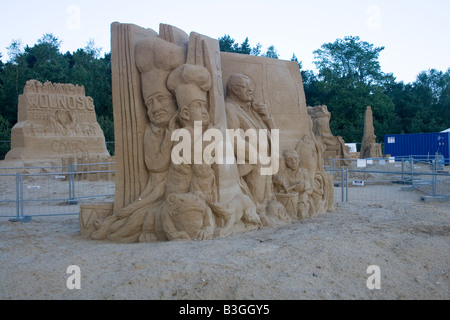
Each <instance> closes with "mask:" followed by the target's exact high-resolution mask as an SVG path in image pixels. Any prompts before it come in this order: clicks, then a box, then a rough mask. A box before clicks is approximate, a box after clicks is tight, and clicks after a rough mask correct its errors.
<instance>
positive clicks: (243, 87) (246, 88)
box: [227, 74, 253, 102]
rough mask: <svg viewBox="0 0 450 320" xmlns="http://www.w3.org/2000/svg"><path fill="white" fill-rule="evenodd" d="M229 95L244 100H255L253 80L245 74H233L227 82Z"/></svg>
mask: <svg viewBox="0 0 450 320" xmlns="http://www.w3.org/2000/svg"><path fill="white" fill-rule="evenodd" d="M227 95H228V97H230V98H232V99H237V100H240V101H242V102H251V101H253V90H252V82H251V80H250V78H249V77H248V76H246V75H244V74H233V75H231V76H230V78H229V79H228V82H227Z"/></svg>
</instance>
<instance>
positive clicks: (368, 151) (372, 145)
mask: <svg viewBox="0 0 450 320" xmlns="http://www.w3.org/2000/svg"><path fill="white" fill-rule="evenodd" d="M376 139H377V136H376V135H375V128H374V126H373V111H372V107H370V106H369V107H367V109H366V114H365V117H364V136H363V139H362V143H361V152H360V155H359V157H360V159H366V158H381V157H383V152H382V151H381V144H379V143H377V141H376Z"/></svg>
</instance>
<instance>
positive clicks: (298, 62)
mask: <svg viewBox="0 0 450 320" xmlns="http://www.w3.org/2000/svg"><path fill="white" fill-rule="evenodd" d="M291 61H294V62H297V64H298V68H299V69H300V70H301V69H302V62H301V61H298V58H297V56H296V55H295V53H293V54H292V58H291Z"/></svg>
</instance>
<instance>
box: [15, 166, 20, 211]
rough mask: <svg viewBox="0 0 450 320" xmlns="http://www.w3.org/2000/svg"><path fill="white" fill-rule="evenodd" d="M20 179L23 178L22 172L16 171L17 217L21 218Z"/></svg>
mask: <svg viewBox="0 0 450 320" xmlns="http://www.w3.org/2000/svg"><path fill="white" fill-rule="evenodd" d="M20 180H21V173H20V172H17V173H16V214H17V219H18V220H20Z"/></svg>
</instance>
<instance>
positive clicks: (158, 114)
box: [145, 92, 177, 127]
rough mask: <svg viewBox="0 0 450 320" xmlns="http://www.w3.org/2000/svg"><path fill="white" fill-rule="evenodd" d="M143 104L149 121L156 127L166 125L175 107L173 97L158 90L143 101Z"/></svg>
mask: <svg viewBox="0 0 450 320" xmlns="http://www.w3.org/2000/svg"><path fill="white" fill-rule="evenodd" d="M145 105H146V106H147V110H148V111H147V114H148V117H149V118H150V121H151V122H152V123H153V125H155V126H157V127H164V126H167V125H168V124H169V121H170V119H172V117H173V115H174V113H175V111H176V109H177V107H176V103H175V98H174V97H173V96H172V95H168V94H163V93H160V92H157V93H155V94H153V95H152V96H150V97H149V98H148V99H147V100H146V101H145Z"/></svg>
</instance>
